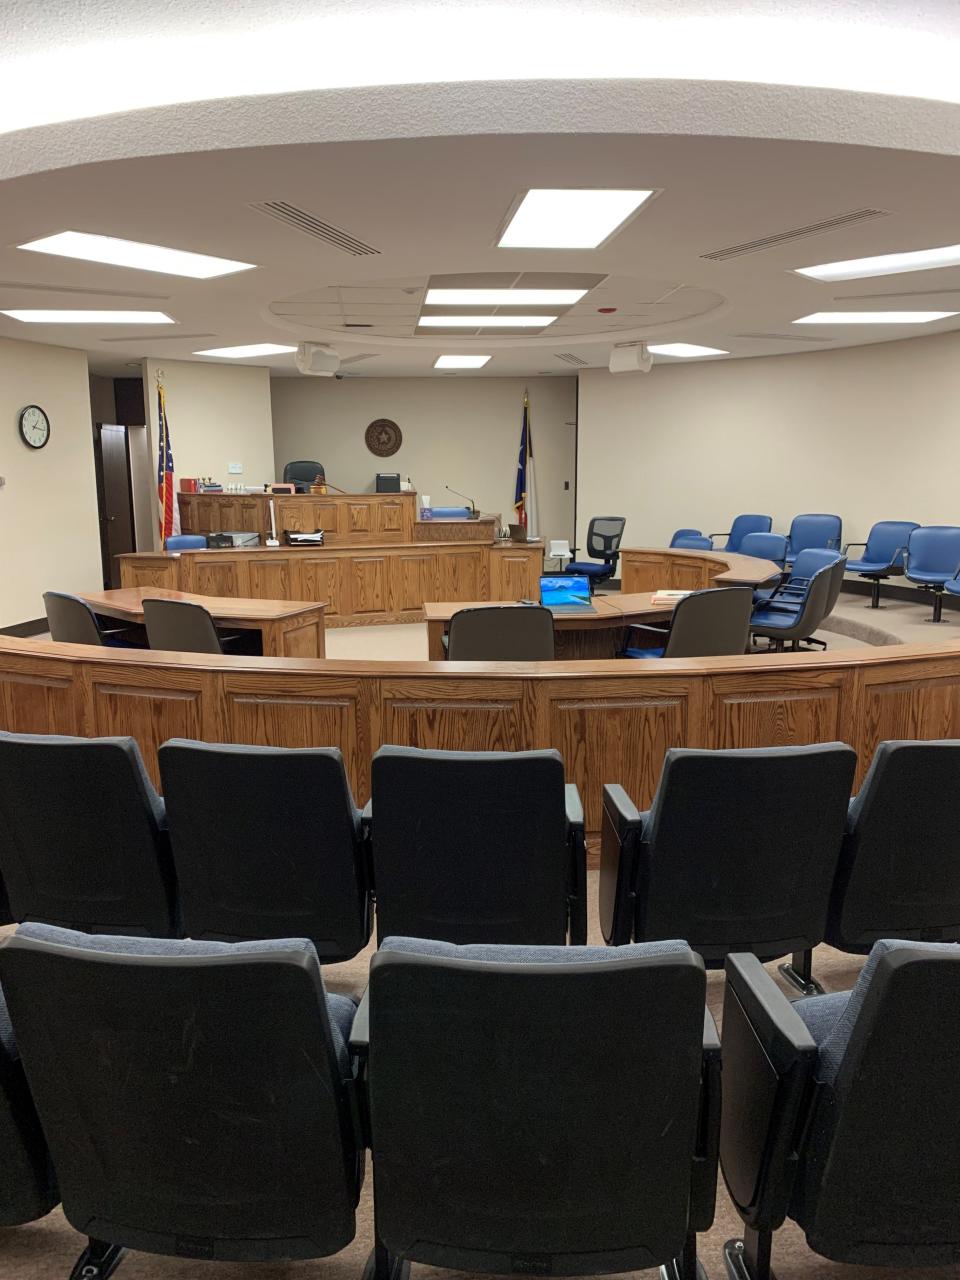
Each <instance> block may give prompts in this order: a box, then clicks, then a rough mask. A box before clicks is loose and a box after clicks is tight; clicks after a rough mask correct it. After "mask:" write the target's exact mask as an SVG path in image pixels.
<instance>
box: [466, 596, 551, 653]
mask: <svg viewBox="0 0 960 1280" xmlns="http://www.w3.org/2000/svg"><path fill="white" fill-rule="evenodd" d="M447 657H448V658H449V659H450V661H451V662H552V661H553V657H554V637H553V614H552V613H551V612H550V610H549V609H544V608H543V607H542V606H541V605H526V606H524V605H521V606H517V605H487V606H486V607H484V608H480V609H459V610H458V611H457V612H456V613H455V614H454V615H453V617H452V618H451V619H450V629H449V637H448V644H447Z"/></svg>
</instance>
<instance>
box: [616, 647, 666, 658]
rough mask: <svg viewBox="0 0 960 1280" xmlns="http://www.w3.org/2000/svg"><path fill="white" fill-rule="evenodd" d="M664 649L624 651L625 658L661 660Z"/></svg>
mask: <svg viewBox="0 0 960 1280" xmlns="http://www.w3.org/2000/svg"><path fill="white" fill-rule="evenodd" d="M664 652H665V650H664V649H624V651H623V656H624V657H625V658H662V657H663V655H664Z"/></svg>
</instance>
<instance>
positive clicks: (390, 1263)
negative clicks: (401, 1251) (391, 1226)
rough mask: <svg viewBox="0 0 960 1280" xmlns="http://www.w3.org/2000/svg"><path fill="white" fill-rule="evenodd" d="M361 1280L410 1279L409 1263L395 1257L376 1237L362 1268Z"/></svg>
mask: <svg viewBox="0 0 960 1280" xmlns="http://www.w3.org/2000/svg"><path fill="white" fill-rule="evenodd" d="M362 1280H410V1263H409V1262H407V1261H406V1260H405V1259H403V1258H398V1257H396V1255H395V1254H392V1253H391V1252H390V1251H389V1249H388V1248H387V1247H386V1245H385V1244H383V1243H382V1241H380V1240H379V1239H377V1240H375V1242H374V1245H373V1249H372V1250H371V1251H370V1257H369V1258H368V1259H367V1265H366V1266H365V1267H364V1268H363V1276H362Z"/></svg>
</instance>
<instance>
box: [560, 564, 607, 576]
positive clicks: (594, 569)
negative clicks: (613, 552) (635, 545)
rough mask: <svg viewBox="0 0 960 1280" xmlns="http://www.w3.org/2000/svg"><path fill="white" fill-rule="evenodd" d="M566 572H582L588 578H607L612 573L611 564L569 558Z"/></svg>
mask: <svg viewBox="0 0 960 1280" xmlns="http://www.w3.org/2000/svg"><path fill="white" fill-rule="evenodd" d="M566 572H567V573H568V574H570V573H583V574H586V575H587V577H588V578H608V577H609V576H610V575H611V574H612V573H613V566H612V565H609V564H598V563H597V561H596V560H571V561H570V563H569V564H568V565H567V568H566Z"/></svg>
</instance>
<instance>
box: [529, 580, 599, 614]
mask: <svg viewBox="0 0 960 1280" xmlns="http://www.w3.org/2000/svg"><path fill="white" fill-rule="evenodd" d="M540 603H541V604H542V605H546V607H547V608H548V609H552V608H559V609H566V608H569V607H570V606H571V605H573V606H574V607H576V606H577V605H587V606H588V607H589V606H590V579H589V578H588V577H587V576H586V575H583V576H581V575H579V574H575V573H571V574H569V575H564V574H561V573H557V574H546V575H544V576H543V577H542V578H541V579H540Z"/></svg>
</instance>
